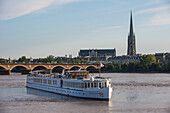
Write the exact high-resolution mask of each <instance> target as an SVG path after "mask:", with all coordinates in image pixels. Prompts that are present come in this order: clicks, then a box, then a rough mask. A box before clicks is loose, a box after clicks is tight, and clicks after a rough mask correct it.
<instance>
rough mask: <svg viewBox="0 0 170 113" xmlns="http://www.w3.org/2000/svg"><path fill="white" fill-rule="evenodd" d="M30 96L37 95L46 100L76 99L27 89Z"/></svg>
mask: <svg viewBox="0 0 170 113" xmlns="http://www.w3.org/2000/svg"><path fill="white" fill-rule="evenodd" d="M26 89H27V94H28V95H36V96H39V97H44V98H46V99H70V100H72V99H76V98H74V97H70V96H65V95H59V94H56V93H50V92H46V91H42V90H37V89H32V88H26Z"/></svg>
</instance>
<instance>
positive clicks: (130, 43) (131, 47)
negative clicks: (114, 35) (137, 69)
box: [127, 12, 136, 56]
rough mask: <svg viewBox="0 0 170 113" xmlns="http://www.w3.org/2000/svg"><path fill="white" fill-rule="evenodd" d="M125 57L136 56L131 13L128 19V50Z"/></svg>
mask: <svg viewBox="0 0 170 113" xmlns="http://www.w3.org/2000/svg"><path fill="white" fill-rule="evenodd" d="M127 55H129V56H135V55H136V44H135V35H134V32H133V20H132V12H131V17H130V32H129V36H128V50H127Z"/></svg>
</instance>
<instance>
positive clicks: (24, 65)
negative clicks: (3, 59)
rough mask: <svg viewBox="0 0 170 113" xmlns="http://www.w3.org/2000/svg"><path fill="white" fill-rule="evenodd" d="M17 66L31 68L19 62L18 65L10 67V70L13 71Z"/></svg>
mask: <svg viewBox="0 0 170 113" xmlns="http://www.w3.org/2000/svg"><path fill="white" fill-rule="evenodd" d="M15 67H24V68H25V69H27V70H30V69H29V68H28V67H27V66H25V65H22V64H18V65H14V66H12V67H11V68H10V71H12V70H13V69H14V68H15Z"/></svg>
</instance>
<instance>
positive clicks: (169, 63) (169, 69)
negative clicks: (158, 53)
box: [168, 56, 170, 72]
mask: <svg viewBox="0 0 170 113" xmlns="http://www.w3.org/2000/svg"><path fill="white" fill-rule="evenodd" d="M168 71H169V72H170V56H169V57H168Z"/></svg>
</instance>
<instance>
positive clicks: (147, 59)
mask: <svg viewBox="0 0 170 113" xmlns="http://www.w3.org/2000/svg"><path fill="white" fill-rule="evenodd" d="M140 62H141V63H142V64H143V65H151V64H152V63H156V58H155V56H154V55H144V56H143V57H142V58H141V59H140Z"/></svg>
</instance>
